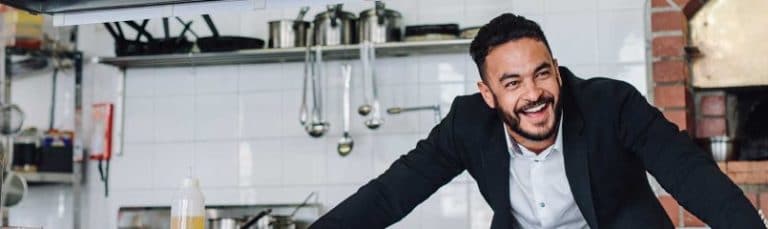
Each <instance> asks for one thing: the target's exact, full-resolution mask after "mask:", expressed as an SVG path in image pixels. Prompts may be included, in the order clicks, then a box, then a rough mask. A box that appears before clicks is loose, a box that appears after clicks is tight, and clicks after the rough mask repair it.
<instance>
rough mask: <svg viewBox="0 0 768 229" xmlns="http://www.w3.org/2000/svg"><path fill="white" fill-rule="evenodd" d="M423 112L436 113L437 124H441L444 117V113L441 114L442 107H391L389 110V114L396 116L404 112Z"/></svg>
mask: <svg viewBox="0 0 768 229" xmlns="http://www.w3.org/2000/svg"><path fill="white" fill-rule="evenodd" d="M423 110H432V111H434V112H435V122H440V118H442V116H443V115H442V113H441V112H440V105H431V106H415V107H390V108H388V109H387V114H390V115H396V114H401V113H404V112H414V111H423Z"/></svg>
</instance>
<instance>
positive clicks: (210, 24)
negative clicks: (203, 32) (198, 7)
mask: <svg viewBox="0 0 768 229" xmlns="http://www.w3.org/2000/svg"><path fill="white" fill-rule="evenodd" d="M203 19H205V24H208V28H210V29H211V33H213V37H219V30H218V29H216V25H214V24H213V20H211V15H208V14H203Z"/></svg>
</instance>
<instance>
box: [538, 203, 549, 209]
mask: <svg viewBox="0 0 768 229" xmlns="http://www.w3.org/2000/svg"><path fill="white" fill-rule="evenodd" d="M546 206H547V205H546V204H544V202H540V203H539V207H542V208H543V207H546Z"/></svg>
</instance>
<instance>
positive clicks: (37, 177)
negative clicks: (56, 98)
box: [0, 47, 84, 228]
mask: <svg viewBox="0 0 768 229" xmlns="http://www.w3.org/2000/svg"><path fill="white" fill-rule="evenodd" d="M4 55H5V56H4V59H5V71H3V72H2V74H3V76H2V77H0V79H2V83H0V85H1V86H2V89H3V93H0V101H2V103H3V104H11V102H12V101H13V100H12V98H11V89H12V87H11V84H12V79H13V77H14V76H13V72H12V67H11V66H12V65H13V61H12V56H19V55H42V56H45V57H48V58H62V59H69V60H71V61H72V69H73V70H74V81H75V84H74V85H73V86H74V88H75V90H74V99H75V101H74V106H75V107H74V111H75V112H74V116H75V118H74V119H75V125H74V128H75V130H74V131H75V135H74V139H72V142H74V147H73V149H72V150H73V155H74V157H75V158H73V160H72V169H73V171H72V172H71V173H49V172H39V173H22V172H18V174H20V175H21V176H22V177H24V178H25V179H26V180H27V181H28V182H30V184H42V183H66V184H70V185H71V188H72V198H73V201H72V208H73V214H72V215H73V219H72V225H73V228H81V225H80V223H81V222H80V214H81V212H80V210H81V209H80V208H81V199H82V188H83V187H82V183H83V172H84V167H83V165H82V163H83V160H82V158H83V155H84V152H83V151H84V150H83V146H82V141H81V140H80V138H81V137H82V135H81V134H82V133H83V123H82V117H83V53H82V52H80V51H54V50H38V49H26V48H19V47H4ZM38 73H39V71H38ZM0 140H2V141H4V143H5V150H3V153H4V154H5V155H3V158H5V159H7V160H6V161H5V163H10V162H11V161H13V137H11V136H4V137H3V138H2V139H0ZM7 168H10V165H9V164H3V165H2V166H0V173H3V172H5V170H6V169H7ZM0 177H1V176H0ZM0 180H2V179H0ZM1 188H2V186H0V189H1ZM0 209H3V210H7V209H6V207H0Z"/></svg>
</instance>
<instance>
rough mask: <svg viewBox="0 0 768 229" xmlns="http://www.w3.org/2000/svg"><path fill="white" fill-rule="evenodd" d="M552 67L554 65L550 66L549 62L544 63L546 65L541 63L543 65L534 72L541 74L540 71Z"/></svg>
mask: <svg viewBox="0 0 768 229" xmlns="http://www.w3.org/2000/svg"><path fill="white" fill-rule="evenodd" d="M551 67H552V65H551V64H549V63H547V62H544V63H541V64H539V66H538V67H536V70H534V71H533V72H539V71H541V70H542V69H545V68H551Z"/></svg>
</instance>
